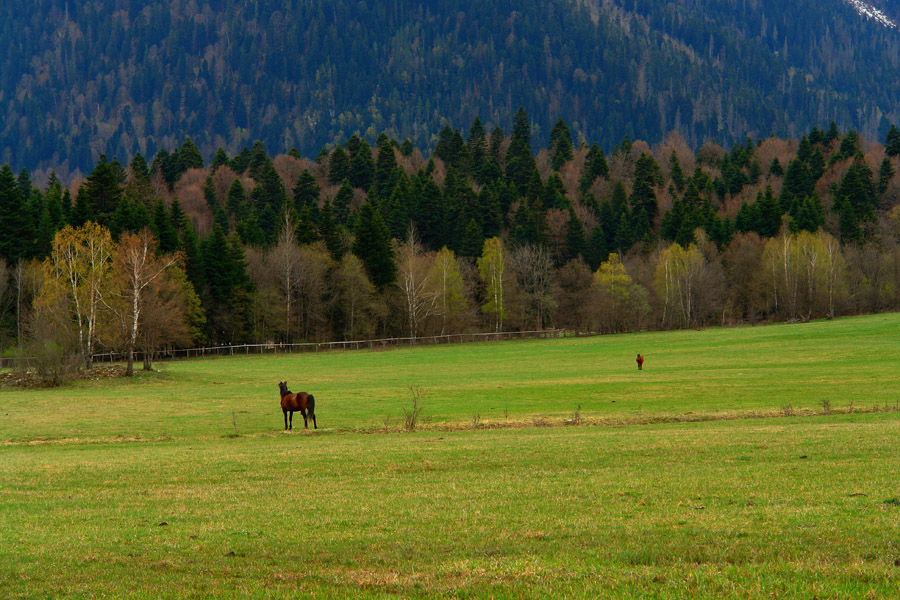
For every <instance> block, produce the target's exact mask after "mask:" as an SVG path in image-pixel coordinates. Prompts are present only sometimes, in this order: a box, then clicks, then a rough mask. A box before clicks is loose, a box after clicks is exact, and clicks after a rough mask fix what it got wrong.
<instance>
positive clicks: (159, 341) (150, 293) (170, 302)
mask: <svg viewBox="0 0 900 600" xmlns="http://www.w3.org/2000/svg"><path fill="white" fill-rule="evenodd" d="M143 305H144V308H143V315H144V317H143V324H142V326H141V328H140V330H139V332H138V338H137V346H138V347H139V348H140V349H141V352H142V354H143V368H144V370H145V371H149V370H151V369H152V368H153V356H154V354H155V353H156V352H157V351H158V350H159V349H160V348H163V347H164V346H166V345H168V344H179V345H186V344H190V343H191V342H192V336H193V334H194V333H195V332H193V331H192V328H191V327H192V325H191V324H192V323H193V324H194V325H195V326H197V327H202V325H203V324H204V322H205V316H204V315H203V308H202V307H201V305H200V297H199V296H197V293H196V292H195V291H194V286H192V285H191V283H190V282H189V281H188V279H187V276H186V275H185V273H184V271H183V270H181V268H180V267H178V266H177V265H171V266H170V267H169V268H168V269H166V271H165V273H163V274H162V275H161V276H160V277H157V278H156V279H155V280H154V281H153V283H152V284H151V285H150V286H148V287H146V288H145V290H144V297H143Z"/></svg>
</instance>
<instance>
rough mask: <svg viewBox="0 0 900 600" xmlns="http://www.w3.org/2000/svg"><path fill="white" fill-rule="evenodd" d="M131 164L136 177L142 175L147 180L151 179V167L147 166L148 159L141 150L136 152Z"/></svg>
mask: <svg viewBox="0 0 900 600" xmlns="http://www.w3.org/2000/svg"><path fill="white" fill-rule="evenodd" d="M130 166H131V173H132V174H133V176H134V177H140V178H141V179H145V180H146V179H150V168H149V167H148V166H147V159H145V158H144V157H143V155H142V154H141V153H140V152H138V153H136V154H135V155H134V158H132V159H131V165H130Z"/></svg>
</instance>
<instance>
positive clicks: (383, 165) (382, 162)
mask: <svg viewBox="0 0 900 600" xmlns="http://www.w3.org/2000/svg"><path fill="white" fill-rule="evenodd" d="M395 170H397V158H396V156H394V147H393V146H392V145H391V143H390V142H389V141H388V140H387V136H385V137H384V138H383V139H382V141H381V143H380V144H379V145H378V161H377V162H376V163H375V178H374V184H375V185H374V191H375V196H376V197H377V198H382V199H384V198H387V197H388V196H389V195H390V194H391V192H392V190H393V188H394V182H395V173H394V171H395Z"/></svg>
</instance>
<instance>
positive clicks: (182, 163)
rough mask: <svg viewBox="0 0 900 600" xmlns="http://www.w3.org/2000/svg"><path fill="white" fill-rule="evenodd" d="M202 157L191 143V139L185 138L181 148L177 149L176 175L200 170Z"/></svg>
mask: <svg viewBox="0 0 900 600" xmlns="http://www.w3.org/2000/svg"><path fill="white" fill-rule="evenodd" d="M202 168H203V155H202V154H200V149H199V148H197V145H196V144H194V142H193V141H191V138H189V137H188V138H185V140H184V143H183V144H181V148H179V149H178V174H179V175H182V174H184V173H185V172H186V171H187V170H188V169H202Z"/></svg>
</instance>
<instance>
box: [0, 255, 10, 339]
mask: <svg viewBox="0 0 900 600" xmlns="http://www.w3.org/2000/svg"><path fill="white" fill-rule="evenodd" d="M8 291H9V269H8V268H7V266H6V259H5V258H2V257H0V322H2V321H3V315H5V314H6V307H7V306H9V300H8V299H7V297H6V293H7V292H8ZM2 353H3V338H2V337H0V355H2Z"/></svg>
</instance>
